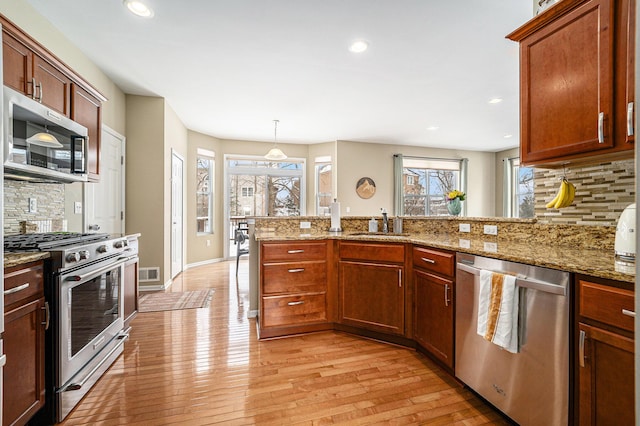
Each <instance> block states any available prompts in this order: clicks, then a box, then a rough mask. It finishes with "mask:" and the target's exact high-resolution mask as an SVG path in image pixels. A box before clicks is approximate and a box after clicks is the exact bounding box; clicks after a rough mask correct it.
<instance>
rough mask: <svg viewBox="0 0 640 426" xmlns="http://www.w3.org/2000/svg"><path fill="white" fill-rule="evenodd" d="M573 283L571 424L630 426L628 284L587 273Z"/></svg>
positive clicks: (631, 354)
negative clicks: (574, 338) (573, 417)
mask: <svg viewBox="0 0 640 426" xmlns="http://www.w3.org/2000/svg"><path fill="white" fill-rule="evenodd" d="M577 281H578V286H577V289H578V296H577V303H578V307H577V313H578V318H577V319H578V324H577V333H576V334H577V344H576V347H577V350H576V357H575V358H576V362H575V368H576V370H577V372H576V380H577V384H576V395H577V396H576V407H577V409H576V416H577V418H578V422H577V423H578V424H580V425H611V424H615V425H634V424H635V410H634V407H635V390H634V371H635V369H634V357H635V356H634V355H635V350H634V337H633V336H634V335H633V331H634V319H633V316H632V315H633V311H634V306H635V305H634V291H633V288H632V285H630V286H631V287H630V286H629V285H626V284H623V283H616V282H610V281H606V280H594V279H591V278H588V277H578V280H577Z"/></svg>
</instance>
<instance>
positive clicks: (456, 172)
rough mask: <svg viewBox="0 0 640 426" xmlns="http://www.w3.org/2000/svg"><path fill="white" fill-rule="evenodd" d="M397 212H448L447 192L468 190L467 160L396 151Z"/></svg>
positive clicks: (424, 213) (425, 213)
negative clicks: (401, 153)
mask: <svg viewBox="0 0 640 426" xmlns="http://www.w3.org/2000/svg"><path fill="white" fill-rule="evenodd" d="M394 162H395V179H396V214H397V215H404V216H446V215H448V214H449V212H448V211H447V193H448V192H450V191H453V190H454V189H458V190H461V191H465V186H466V185H464V180H465V179H463V176H464V175H465V173H466V162H467V160H465V159H462V160H456V159H442V158H423V157H403V156H402V155H396V156H395V159H394Z"/></svg>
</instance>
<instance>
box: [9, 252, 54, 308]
mask: <svg viewBox="0 0 640 426" xmlns="http://www.w3.org/2000/svg"><path fill="white" fill-rule="evenodd" d="M43 269H44V268H43V263H42V262H35V263H30V264H27V265H26V266H24V265H23V266H20V267H17V268H15V269H14V268H8V269H7V270H5V273H4V305H5V306H10V305H12V304H14V303H16V302H19V301H21V300H25V299H29V298H33V297H40V296H41V295H43V294H44V272H43Z"/></svg>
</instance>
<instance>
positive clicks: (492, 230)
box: [484, 225, 498, 235]
mask: <svg viewBox="0 0 640 426" xmlns="http://www.w3.org/2000/svg"><path fill="white" fill-rule="evenodd" d="M484 233H485V234H487V235H498V225H485V226H484Z"/></svg>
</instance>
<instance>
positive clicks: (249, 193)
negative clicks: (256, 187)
mask: <svg viewBox="0 0 640 426" xmlns="http://www.w3.org/2000/svg"><path fill="white" fill-rule="evenodd" d="M242 196H243V197H253V187H252V186H243V187H242Z"/></svg>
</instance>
